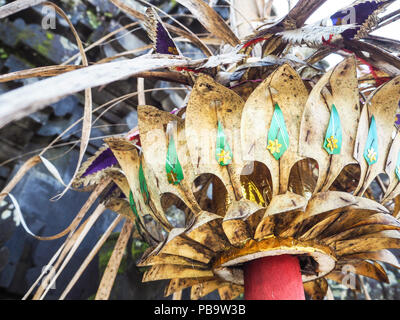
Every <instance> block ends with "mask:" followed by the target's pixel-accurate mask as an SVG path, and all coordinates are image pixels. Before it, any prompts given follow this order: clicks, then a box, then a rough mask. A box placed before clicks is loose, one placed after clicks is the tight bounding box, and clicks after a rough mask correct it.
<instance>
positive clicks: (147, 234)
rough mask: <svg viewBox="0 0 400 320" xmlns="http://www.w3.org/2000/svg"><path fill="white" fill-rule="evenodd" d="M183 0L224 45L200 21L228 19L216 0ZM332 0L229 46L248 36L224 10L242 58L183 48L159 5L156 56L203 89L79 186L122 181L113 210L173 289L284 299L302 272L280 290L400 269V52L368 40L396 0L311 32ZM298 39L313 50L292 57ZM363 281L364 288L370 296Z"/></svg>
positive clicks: (100, 163)
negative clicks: (180, 217) (212, 0)
mask: <svg viewBox="0 0 400 320" xmlns="http://www.w3.org/2000/svg"><path fill="white" fill-rule="evenodd" d="M178 2H179V3H181V2H182V4H183V5H185V6H186V7H188V8H189V10H191V11H193V12H192V14H193V15H194V16H197V17H198V19H199V21H201V23H202V24H203V26H204V27H205V28H206V29H207V30H208V31H209V32H210V33H209V34H208V36H210V38H213V36H214V35H213V33H215V34H218V32H216V31H215V28H214V30H213V29H212V28H209V26H210V25H211V23H209V21H205V20H204V17H203V16H201V15H196V13H197V11H195V10H199V12H200V13H205V12H213V13H214V15H216V16H218V15H217V14H216V13H215V12H214V11H212V8H210V7H208V6H207V5H206V3H205V2H204V1H194V0H193V1H183V0H178ZM317 2H318V3H317ZM193 3H196V4H197V6H192V5H193ZM321 3H323V1H311V0H310V1H304V0H300V1H299V2H298V5H296V6H295V7H294V8H293V9H292V11H291V12H290V13H289V14H288V15H287V16H285V17H283V18H282V19H280V20H278V21H276V22H274V23H269V24H266V25H264V26H261V27H259V28H257V29H256V31H254V33H253V34H250V35H248V36H247V37H243V38H245V39H243V41H242V42H241V43H237V46H236V47H235V45H236V42H237V41H235V39H230V40H231V42H232V43H230V42H229V41H227V39H226V34H228V33H231V32H232V30H230V29H229V28H228V26H227V25H226V24H225V23H224V21H223V20H222V19H221V18H220V17H219V16H218V17H219V20H218V19H217V20H218V21H217V20H215V19H214V18H213V16H212V15H211V14H210V15H209V17H210V21H211V20H213V19H214V20H215V21H216V23H218V24H216V25H218V26H221V30H222V29H223V28H224V27H225V28H228V29H229V32H228V31H227V30H226V29H225V30H222V31H226V32H221V30H218V31H219V35H218V36H215V39H213V40H216V39H217V40H219V41H220V40H223V41H225V42H226V43H229V45H231V47H230V48H229V50H232V52H231V53H227V54H225V53H224V54H221V55H215V56H211V57H207V58H206V59H203V60H201V61H200V62H199V61H194V60H191V59H189V58H188V57H183V56H182V53H181V52H180V51H179V49H178V46H177V45H176V44H175V42H174V39H173V38H172V36H171V34H170V33H168V31H167V29H168V30H170V31H171V28H167V27H166V26H168V25H167V24H166V22H165V23H164V22H163V21H162V20H161V19H160V17H159V16H158V14H157V12H156V11H155V9H153V8H151V9H148V10H147V11H146V19H145V20H146V21H143V22H144V24H145V26H146V29H147V32H148V35H149V38H150V39H151V41H152V43H153V53H154V56H152V55H147V57H150V58H149V59H153V57H154V59H160V56H161V57H162V58H163V59H164V58H165V59H166V60H167V61H168V62H170V61H175V60H176V61H177V62H176V63H175V62H174V64H173V65H172V64H163V66H164V67H163V71H159V72H158V71H157V72H153V73H151V74H153V75H154V74H156V75H157V76H160V75H161V78H163V79H164V77H167V78H168V77H170V78H168V79H170V80H171V81H173V80H174V79H178V80H179V81H177V82H179V83H185V84H186V85H188V86H187V88H188V90H189V91H190V93H189V95H188V99H187V100H185V103H184V104H183V105H181V106H174V107H178V108H179V112H175V113H174V112H171V113H170V112H166V111H162V110H160V109H159V108H157V107H155V106H150V105H139V106H138V107H137V114H138V127H137V128H136V129H135V130H133V131H132V132H131V133H129V134H128V135H126V136H125V137H121V136H116V137H109V138H106V139H104V143H105V144H104V145H103V146H102V147H101V148H100V149H99V151H98V152H97V153H96V154H95V155H94V156H93V157H90V158H89V159H88V160H87V161H86V162H85V163H84V164H83V165H82V166H81V169H80V171H79V174H78V176H77V178H76V179H75V181H74V183H73V186H74V187H75V188H80V187H81V188H82V190H83V191H87V190H97V187H99V186H100V187H103V184H107V187H106V188H105V190H104V191H103V192H102V193H101V195H100V196H99V197H100V199H101V205H103V204H104V205H105V206H106V207H107V208H109V209H111V210H113V211H115V212H117V213H118V214H120V215H122V216H123V217H125V218H126V221H127V226H128V227H130V228H132V227H133V228H134V229H136V231H135V233H134V235H133V236H134V237H137V238H140V239H141V240H143V241H145V242H147V243H148V244H149V248H148V249H147V250H146V251H145V253H144V254H143V256H142V257H141V258H140V260H139V261H138V266H140V267H143V268H145V270H146V271H145V272H144V275H143V279H142V280H143V281H144V282H148V281H157V280H168V281H169V282H168V285H167V286H166V288H165V292H164V293H165V296H170V295H172V294H174V293H179V292H181V291H182V290H184V289H189V290H190V296H191V298H192V299H199V298H202V297H204V296H206V295H207V294H209V293H211V292H213V291H215V290H217V291H218V293H219V296H220V298H221V299H234V298H236V297H238V296H239V295H240V294H242V293H244V294H245V298H246V299H252V298H263V299H264V298H272V296H274V294H276V292H275V291H274V290H275V289H274V284H273V283H275V282H274V281H277V279H278V280H279V279H281V278H282V279H289V277H292V278H291V279H292V280H293V281H291V283H289V281H287V286H286V283H285V285H284V286H282V285H280V286H279V285H277V287H282V288H285V287H286V288H288V289H287V290H289V291H291V290H292V289H291V288H293V290H292V291H293V292H294V291H295V292H296V294H297V296H295V298H300V299H301V298H304V291H305V292H306V293H307V294H308V295H309V296H310V297H311V298H313V299H323V298H324V297H325V295H326V294H327V292H328V289H329V288H328V287H329V286H328V282H327V280H332V281H336V282H339V283H342V284H344V285H348V283H347V282H346V281H345V280H346V277H347V276H348V274H347V273H346V270H348V267H349V266H350V267H351V268H350V269H351V270H352V271H351V272H352V273H355V274H357V275H361V276H365V277H370V278H372V279H375V280H378V281H382V282H388V277H387V274H386V272H385V269H384V267H383V266H382V263H387V264H390V265H393V266H395V267H397V268H400V264H399V262H398V261H397V258H396V257H395V256H394V254H393V253H392V252H391V251H390V249H396V248H400V222H399V221H398V220H397V218H398V216H399V212H400V200H399V199H400V134H399V132H398V130H397V128H396V126H395V121H396V113H397V111H398V108H399V101H400V76H399V74H400V71H399V70H400V60H399V59H398V58H397V56H396V54H395V52H394V53H393V52H392V53H390V52H389V51H385V50H381V49H380V48H377V47H376V46H373V45H371V44H369V43H368V42H367V41H362V40H366V38H367V37H368V36H369V34H370V32H372V31H374V30H375V28H377V27H378V26H379V24H380V23H382V21H383V22H384V20H381V18H380V16H378V14H379V13H381V12H383V10H384V9H385V8H386V7H387V6H388V5H390V4H391V3H393V0H381V1H377V0H376V1H368V0H358V1H355V2H354V3H353V4H352V5H351V6H349V7H347V8H344V9H342V10H339V11H338V12H337V13H335V14H333V15H330V16H329V17H328V18H327V19H324V20H322V21H320V22H318V23H316V24H311V25H305V22H306V19H307V18H308V17H309V16H310V15H311V12H310V11H313V10H315V9H317V8H318V6H319V5H320V4H321ZM205 8H206V9H205ZM210 10H211V11H210ZM303 11H304V15H303ZM352 13H354V14H355V16H354V17H355V21H351V19H350V18H351V14H352ZM138 16H140V15H138ZM264 20H265V21H266V19H264ZM215 21H214V22H215ZM344 21H347V23H346V24H343V23H344ZM174 28H175V29H174ZM174 28H172V30H179V28H177V27H174ZM181 31H183V29H182V30H181ZM232 33H233V32H232ZM182 34H186V33H185V32H180V35H182ZM186 36H188V34H186ZM189 36H190V37H189V38H190V39H193V37H194V35H191V34H189ZM224 36H225V38H224ZM235 37H236V36H235ZM228 40H229V39H228ZM196 41H197V40H196ZM193 42H194V43H195V41H193ZM200 42H201V41H200ZM203 45H204V44H203ZM298 45H305V46H307V47H310V48H312V49H310V50H313V53H312V54H311V55H310V56H309V57H307V58H304V59H300V58H299V57H294V55H290V54H289V52H292V51H291V50H292V48H295V47H297V46H298ZM256 46H258V49H260V50H261V52H262V54H261V56H259V57H256V56H255V52H256V50H254V52H253V49H254V48H256ZM199 48H201V46H199ZM294 52H295V51H294ZM299 52H300V51H299ZM332 52H336V53H338V54H340V55H342V56H343V57H344V59H343V61H341V62H340V63H338V64H337V65H335V66H333V67H332V68H330V69H329V70H328V71H325V70H324V71H323V70H322V69H320V66H318V65H317V64H316V62H318V61H321V60H322V59H323V58H324V57H326V56H327V55H329V54H330V53H332ZM209 53H210V54H211V52H209ZM239 53H241V54H240V55H239ZM206 55H207V53H206ZM186 61H187V64H186ZM221 61H222V62H221ZM128 62H130V61H128ZM152 62H153V61H151V63H152ZM147 63H148V62H147ZM171 65H172V66H171ZM365 66H367V69H365V68H363V67H365ZM98 68H101V66H100V67H98ZM196 68H197V69H196ZM153 69H154V68H153ZM153 69H149V70H153ZM365 70H367V71H365ZM78 71H79V70H78ZM147 75H148V72H141V76H147ZM397 121H398V119H397ZM397 126H398V123H397ZM383 174H384V175H386V179H385V181H384V183H381V184H380V186H381V192H380V194H379V195H378V196H377V195H376V192H375V191H376V190H375V189H374V188H375V184H376V183H375V181H378V182H379V181H380V180H381V177H382V175H383ZM172 207H175V208H178V209H179V210H180V212H182V213H183V214H184V216H185V217H184V222H183V223H182V224H177V223H175V222H174V221H173V219H171V217H170V215H169V209H170V208H172ZM129 230H130V229H129ZM121 234H123V232H121ZM117 269H118V268H117ZM107 276H108V275H107ZM105 278H107V277H105ZM355 279H356V283H355V288H352V289H355V290H360V282H359V280H358V279H359V278H357V277H356V278H355ZM282 281H283V282H285V281H286V280H282ZM261 285H262V286H261ZM260 286H261V287H262V288H261V289H260V290H261V291H257V290H258V289H257V290H256V289H255V288H260ZM291 286H294V287H291ZM111 287H112V283H111V284H109V291H111ZM269 291H270V292H269ZM300 291H301V292H300ZM256 292H258V293H257V294H256ZM260 292H261V293H260ZM299 292H300V293H301V294H299ZM38 295H39V294H38ZM290 297H294V296H292V295H291V292H287V291H286V293H285V295H283V296H281V295H278V298H290Z"/></svg>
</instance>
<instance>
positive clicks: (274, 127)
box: [267, 104, 289, 160]
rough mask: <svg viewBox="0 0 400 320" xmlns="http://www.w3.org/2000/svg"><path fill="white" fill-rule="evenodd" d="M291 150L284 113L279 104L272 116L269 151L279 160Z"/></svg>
mask: <svg viewBox="0 0 400 320" xmlns="http://www.w3.org/2000/svg"><path fill="white" fill-rule="evenodd" d="M288 148H289V133H288V131H287V128H286V124H285V119H284V118H283V113H282V110H281V108H280V107H279V105H278V104H275V111H274V114H273V115H272V121H271V126H270V128H269V131H268V147H267V149H268V150H269V152H271V154H272V155H273V156H274V158H275V159H276V160H279V159H280V158H281V157H282V155H283V154H284V153H285V151H286V150H287V149H288Z"/></svg>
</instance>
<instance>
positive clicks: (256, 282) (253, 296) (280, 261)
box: [244, 255, 305, 300]
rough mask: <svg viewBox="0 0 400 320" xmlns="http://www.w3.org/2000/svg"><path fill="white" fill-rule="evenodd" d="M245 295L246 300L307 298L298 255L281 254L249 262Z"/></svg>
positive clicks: (246, 267)
mask: <svg viewBox="0 0 400 320" xmlns="http://www.w3.org/2000/svg"><path fill="white" fill-rule="evenodd" d="M244 296H245V299H246V300H305V295H304V287H303V281H302V279H301V272H300V263H299V260H298V259H297V257H294V256H291V255H281V256H271V257H264V258H260V259H256V260H252V261H249V262H247V263H246V265H245V266H244Z"/></svg>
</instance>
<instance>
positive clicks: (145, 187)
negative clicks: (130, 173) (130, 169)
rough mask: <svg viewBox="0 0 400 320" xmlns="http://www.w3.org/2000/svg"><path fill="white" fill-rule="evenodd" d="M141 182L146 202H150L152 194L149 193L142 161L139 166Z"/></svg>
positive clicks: (141, 190) (141, 189)
mask: <svg viewBox="0 0 400 320" xmlns="http://www.w3.org/2000/svg"><path fill="white" fill-rule="evenodd" d="M139 184H140V192H141V193H142V196H143V199H144V203H145V204H149V201H150V195H149V190H148V188H147V183H146V178H145V177H144V172H143V166H142V161H140V166H139Z"/></svg>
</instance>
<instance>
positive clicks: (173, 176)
mask: <svg viewBox="0 0 400 320" xmlns="http://www.w3.org/2000/svg"><path fill="white" fill-rule="evenodd" d="M165 169H166V171H167V178H168V182H169V183H170V184H174V185H177V184H179V183H180V182H181V181H182V180H183V170H182V166H181V164H180V162H179V159H178V154H177V153H176V147H175V141H174V138H173V137H172V136H171V138H170V139H169V145H168V151H167V162H166V165H165Z"/></svg>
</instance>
